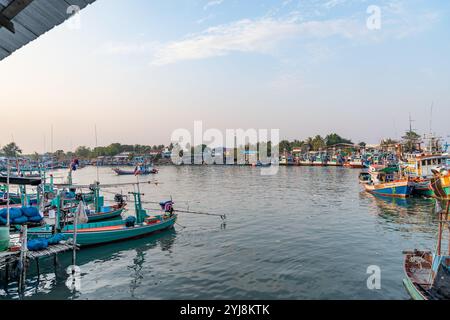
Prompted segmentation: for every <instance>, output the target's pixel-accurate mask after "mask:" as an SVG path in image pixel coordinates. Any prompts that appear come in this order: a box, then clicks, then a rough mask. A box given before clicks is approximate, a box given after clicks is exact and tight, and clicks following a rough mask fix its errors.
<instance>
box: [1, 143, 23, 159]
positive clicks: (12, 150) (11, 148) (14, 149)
mask: <svg viewBox="0 0 450 320" xmlns="http://www.w3.org/2000/svg"><path fill="white" fill-rule="evenodd" d="M2 151H3V153H4V154H5V156H7V157H11V158H15V157H17V156H18V155H20V154H22V149H20V148H19V146H18V145H17V144H16V143H15V142H11V143H9V144H7V145H6V146H4V147H3V148H2Z"/></svg>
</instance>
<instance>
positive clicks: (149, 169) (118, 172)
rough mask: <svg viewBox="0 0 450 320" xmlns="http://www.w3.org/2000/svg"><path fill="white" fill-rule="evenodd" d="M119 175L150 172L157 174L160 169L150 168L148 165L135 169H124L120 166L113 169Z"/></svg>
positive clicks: (146, 173)
mask: <svg viewBox="0 0 450 320" xmlns="http://www.w3.org/2000/svg"><path fill="white" fill-rule="evenodd" d="M112 170H113V171H114V172H115V173H116V174H117V175H119V176H124V175H129V176H131V175H148V174H157V173H158V169H155V168H149V167H147V166H142V167H141V166H137V167H136V168H135V169H134V170H122V169H119V168H114V169H112Z"/></svg>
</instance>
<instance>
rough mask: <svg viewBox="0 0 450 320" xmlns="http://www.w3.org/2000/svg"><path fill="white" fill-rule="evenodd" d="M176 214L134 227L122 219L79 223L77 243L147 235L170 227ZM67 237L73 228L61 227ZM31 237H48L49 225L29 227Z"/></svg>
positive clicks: (87, 244)
mask: <svg viewBox="0 0 450 320" xmlns="http://www.w3.org/2000/svg"><path fill="white" fill-rule="evenodd" d="M176 219H177V217H176V215H175V216H173V217H171V218H169V219H166V220H164V221H162V222H160V223H157V224H148V225H147V224H139V225H136V226H134V227H125V225H124V224H123V223H124V221H122V220H120V221H118V222H117V223H114V222H110V223H105V222H104V223H90V224H84V225H79V226H78V227H79V229H78V230H77V244H78V245H80V246H82V247H88V246H97V245H102V244H106V243H111V242H117V241H124V240H129V239H134V238H140V237H145V236H148V235H150V234H152V233H155V232H158V231H163V230H166V229H169V228H172V227H173V225H174V224H175V222H176ZM61 233H63V234H64V235H66V236H67V237H69V238H72V237H73V228H72V227H71V226H69V228H67V227H66V228H65V229H63V231H62V232H61ZM28 234H29V236H30V237H31V238H42V237H45V238H46V237H50V236H51V230H50V228H49V227H44V228H40V229H30V230H29V233H28Z"/></svg>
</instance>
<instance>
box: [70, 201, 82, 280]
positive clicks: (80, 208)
mask: <svg viewBox="0 0 450 320" xmlns="http://www.w3.org/2000/svg"><path fill="white" fill-rule="evenodd" d="M82 210H83V202H82V201H80V202H79V203H78V210H77V211H76V212H75V218H74V221H73V251H72V274H74V273H75V265H76V262H77V230H78V216H79V215H80V214H81V212H82Z"/></svg>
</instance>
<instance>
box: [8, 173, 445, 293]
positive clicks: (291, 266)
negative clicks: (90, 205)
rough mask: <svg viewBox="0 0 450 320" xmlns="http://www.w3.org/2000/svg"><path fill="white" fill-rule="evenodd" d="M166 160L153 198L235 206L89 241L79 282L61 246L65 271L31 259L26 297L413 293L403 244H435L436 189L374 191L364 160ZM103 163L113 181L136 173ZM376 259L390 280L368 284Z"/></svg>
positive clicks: (184, 204)
mask: <svg viewBox="0 0 450 320" xmlns="http://www.w3.org/2000/svg"><path fill="white" fill-rule="evenodd" d="M159 169H160V173H159V174H158V175H156V176H152V177H149V178H141V179H143V180H146V179H147V180H148V179H150V180H152V179H157V181H158V182H159V183H160V184H158V185H157V186H155V185H149V184H141V191H142V192H144V193H145V196H144V200H146V201H160V200H163V199H168V198H169V197H170V196H172V197H173V199H174V201H175V203H176V204H175V206H176V208H179V209H186V208H189V209H190V210H196V211H210V212H214V213H220V214H226V216H227V219H226V225H223V224H222V220H221V219H220V218H219V217H214V216H202V215H192V214H183V213H180V217H179V220H178V224H177V225H175V228H174V230H170V231H166V232H163V233H160V234H157V235H155V236H152V237H148V238H144V239H139V240H132V241H127V242H122V243H116V244H110V245H106V246H101V247H97V248H90V249H83V250H81V251H80V252H79V254H78V258H77V259H78V261H77V262H78V265H79V266H80V268H81V277H80V282H79V284H80V288H79V290H78V291H77V292H71V291H70V290H69V289H68V288H67V286H66V284H65V282H66V280H67V279H68V275H67V274H66V272H65V269H64V268H65V267H67V266H68V265H70V263H71V255H70V254H69V253H67V254H64V255H61V256H60V264H61V266H60V267H58V268H57V269H56V273H55V270H54V268H53V265H52V263H51V260H48V261H46V262H44V263H41V275H40V278H39V279H38V277H37V274H36V272H35V268H34V266H33V267H32V268H31V270H30V276H29V277H28V278H29V279H28V282H27V290H26V292H25V295H24V298H25V299H409V296H408V295H407V293H406V291H405V289H404V288H403V285H402V279H403V277H404V274H403V269H402V262H403V256H402V251H403V250H405V249H413V248H425V249H427V248H428V249H432V248H433V246H434V243H435V236H436V231H437V224H436V219H435V218H434V216H433V215H432V211H433V209H434V206H435V204H434V201H433V200H426V199H411V200H384V199H380V198H375V197H374V196H372V195H369V194H366V193H364V192H362V188H361V186H360V185H359V184H358V170H350V169H346V168H332V167H329V168H328V167H324V168H320V167H318V168H315V167H287V168H286V167H281V168H280V171H279V173H278V174H277V175H275V176H261V175H260V170H259V169H256V168H251V167H234V166H185V167H172V166H167V167H161V168H159ZM98 170H99V171H98V173H99V177H100V180H101V181H102V182H103V183H115V182H135V181H136V178H135V177H134V176H121V177H117V176H115V175H113V174H112V171H111V169H109V168H99V169H98ZM62 174H65V173H64V172H63V171H59V172H57V173H56V175H62ZM96 174H97V173H96V168H94V167H88V168H84V169H82V170H79V171H77V172H75V173H74V182H75V183H91V182H92V181H93V180H94V179H95V177H96ZM122 189H123V191H124V192H126V191H128V190H127V189H126V188H125V187H122ZM112 191H120V188H118V189H115V190H112ZM106 195H107V196H108V198H110V199H112V198H113V194H106ZM148 206H150V207H155V205H151V204H149V205H148ZM130 207H132V206H131V205H130ZM371 265H376V266H379V267H380V269H381V289H380V290H369V289H368V288H367V283H366V281H367V278H368V277H369V275H368V274H367V273H366V272H367V268H368V267H369V266H371ZM0 298H1V299H11V298H13V299H17V298H18V295H17V286H16V285H15V284H10V285H9V286H8V287H7V288H5V287H3V286H2V285H0Z"/></svg>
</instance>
